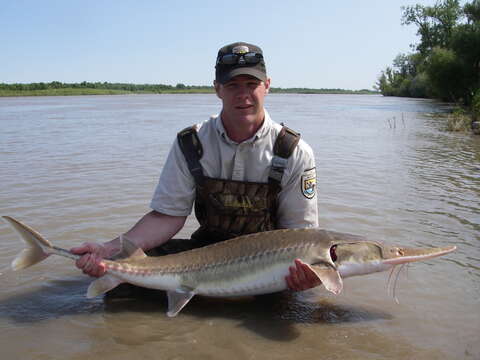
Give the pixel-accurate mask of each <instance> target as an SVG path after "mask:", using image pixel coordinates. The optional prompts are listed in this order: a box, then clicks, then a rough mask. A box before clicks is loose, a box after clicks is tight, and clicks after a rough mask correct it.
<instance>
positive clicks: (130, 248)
mask: <svg viewBox="0 0 480 360" xmlns="http://www.w3.org/2000/svg"><path fill="white" fill-rule="evenodd" d="M120 246H121V250H120V251H119V252H118V253H117V254H115V255H114V256H112V257H111V258H110V260H123V259H142V258H145V257H147V255H145V253H144V252H143V250H142V249H141V248H139V247H138V246H137V245H135V244H134V243H133V242H131V241H130V240H128V239H127V238H126V236H125V235H120Z"/></svg>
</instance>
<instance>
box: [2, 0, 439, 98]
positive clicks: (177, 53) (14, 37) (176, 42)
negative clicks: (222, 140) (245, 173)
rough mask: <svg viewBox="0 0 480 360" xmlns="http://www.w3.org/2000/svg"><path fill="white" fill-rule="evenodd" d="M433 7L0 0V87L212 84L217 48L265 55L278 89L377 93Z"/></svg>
mask: <svg viewBox="0 0 480 360" xmlns="http://www.w3.org/2000/svg"><path fill="white" fill-rule="evenodd" d="M417 3H420V4H422V5H433V4H434V3H435V0H418V1H411V0H363V1H360V0H343V1H342V0H339V1H326V0H316V1H315V0H311V1H307V0H296V1H283V0H277V1H270V0H263V1H237V2H231V1H225V0H223V1H216V0H201V1H193V0H191V1H187V0H184V1H181V0H179V1H172V0H170V1H162V0H157V1H153V0H152V1H150V0H136V1H133V0H132V1H122V0H116V1H113V0H112V1H111V0H81V1H80V0H79V1H76V0H63V1H62V0H58V1H53V0H42V1H38V0H30V1H28V0H25V1H24V0H10V1H9V0H0V26H1V29H2V30H1V31H0V49H1V56H0V82H4V83H15V82H21V83H28V82H41V81H43V82H50V81H54V80H56V81H61V82H81V81H91V82H95V81H102V82H103V81H108V82H129V83H137V84H140V83H162V84H170V85H175V84H177V83H184V84H187V85H211V83H212V81H213V77H214V64H215V57H216V53H217V51H218V49H219V48H220V47H221V46H223V45H225V44H228V43H231V42H235V41H247V42H251V43H254V44H257V45H259V46H261V47H262V49H263V51H264V55H265V57H266V61H267V71H268V73H269V76H270V77H271V78H272V86H275V87H310V88H344V89H362V88H372V86H373V84H374V83H375V81H376V79H377V76H378V75H379V73H380V71H381V70H383V69H384V68H385V67H386V66H387V65H390V64H391V63H392V60H393V58H394V57H395V56H396V55H397V54H398V53H400V52H409V51H410V48H409V45H410V44H411V43H414V42H416V41H417V37H416V35H415V33H416V28H415V27H414V26H402V25H401V24H400V19H401V13H402V12H401V8H400V7H401V6H402V5H413V4H417Z"/></svg>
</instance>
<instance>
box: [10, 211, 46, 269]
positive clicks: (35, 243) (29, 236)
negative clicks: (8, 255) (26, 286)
mask: <svg viewBox="0 0 480 360" xmlns="http://www.w3.org/2000/svg"><path fill="white" fill-rule="evenodd" d="M2 217H3V219H4V220H5V221H6V222H7V223H8V224H10V226H11V227H12V228H13V229H14V230H15V231H16V232H17V234H18V235H19V236H20V237H21V239H22V240H23V241H24V242H25V243H26V244H27V246H28V247H27V248H26V249H23V250H22V252H21V253H20V254H18V255H17V257H16V258H15V259H14V260H13V261H12V265H11V266H12V269H13V270H21V269H25V268H28V267H30V266H32V265H35V264H36V263H39V262H40V261H42V260H44V259H46V258H47V257H48V256H49V255H50V254H51V252H49V251H48V249H51V248H52V244H51V243H50V242H49V241H48V240H47V239H45V238H44V237H43V236H42V235H40V234H39V233H38V232H36V231H35V230H33V229H32V228H31V227H29V226H27V225H25V224H23V223H21V222H20V221H18V220H15V219H14V218H12V217H10V216H2Z"/></svg>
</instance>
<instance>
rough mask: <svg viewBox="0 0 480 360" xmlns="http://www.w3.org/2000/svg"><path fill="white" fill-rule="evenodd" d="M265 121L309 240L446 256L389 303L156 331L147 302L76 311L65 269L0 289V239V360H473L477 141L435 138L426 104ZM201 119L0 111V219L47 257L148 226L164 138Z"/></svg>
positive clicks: (212, 103)
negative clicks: (300, 203)
mask: <svg viewBox="0 0 480 360" xmlns="http://www.w3.org/2000/svg"><path fill="white" fill-rule="evenodd" d="M266 106H267V109H268V110H269V112H270V114H271V116H272V118H273V119H274V120H276V121H277V122H285V123H286V124H287V125H288V126H290V127H291V128H293V129H295V130H297V131H299V132H301V133H302V137H303V138H304V139H305V140H306V141H307V142H308V143H309V144H310V145H311V146H312V148H313V149H314V151H315V154H316V161H317V176H318V194H319V196H318V205H319V221H320V226H321V227H324V228H328V229H331V230H337V231H342V232H350V233H355V234H359V235H364V236H367V237H371V238H374V239H377V240H382V241H385V242H388V243H392V244H394V243H398V244H402V245H406V246H409V245H410V246H446V245H457V247H458V250H457V251H456V252H455V253H453V254H449V255H447V256H445V257H443V258H439V259H434V260H430V261H426V262H424V263H417V264H414V265H412V266H410V267H409V269H408V271H403V272H402V273H401V274H400V275H399V280H398V283H397V287H396V297H397V298H398V300H399V302H400V303H399V304H397V303H396V302H395V301H394V299H393V298H392V293H391V292H392V290H391V289H390V290H389V289H387V278H388V274H385V273H382V274H376V275H370V276H368V277H367V276H366V277H360V278H353V279H348V280H346V281H345V288H344V292H343V293H342V294H341V295H339V296H336V297H335V296H332V295H329V294H326V293H323V295H322V297H321V298H319V299H318V300H317V302H315V303H306V302H303V301H301V300H302V299H299V298H298V296H295V295H290V294H274V295H269V296H263V297H258V298H247V299H233V300H232V299H206V298H196V299H194V300H192V302H191V303H190V304H189V306H188V307H187V308H186V309H184V311H182V313H181V314H180V316H178V317H177V318H175V319H169V318H167V317H166V316H165V315H164V312H165V299H164V297H163V296H162V295H161V294H158V293H154V292H151V291H147V292H145V293H144V294H139V295H138V296H136V297H135V298H133V299H131V300H125V301H103V300H102V299H93V300H88V299H86V298H85V296H84V295H85V291H86V288H87V286H88V283H89V281H90V280H89V279H87V278H86V277H84V276H82V275H81V274H79V272H78V271H77V270H76V269H75V268H74V266H73V264H72V262H71V261H70V260H68V259H65V258H59V257H56V258H50V259H48V260H47V261H45V262H43V263H41V264H39V265H37V266H35V267H33V268H30V269H27V270H25V271H23V272H17V273H13V272H11V270H10V269H9V266H10V261H11V260H12V259H13V258H14V256H15V254H16V253H17V252H19V251H20V250H21V249H22V246H23V245H22V244H21V243H20V241H18V239H17V238H16V236H14V235H13V233H12V232H11V230H10V229H9V228H8V227H7V226H6V225H5V224H3V223H2V224H0V250H1V252H0V277H1V279H2V287H1V289H0V329H1V332H2V336H1V337H0V347H1V348H2V354H3V355H2V356H4V357H5V358H6V359H10V358H19V359H57V358H58V359H65V358H69V359H94V358H98V357H102V358H104V359H127V358H128V359H131V358H132V357H135V358H145V359H149V358H161V359H164V358H172V359H173V358H178V359H180V358H195V359H202V358H205V359H217V358H218V359H219V358H231V359H247V358H248V359H254V358H271V359H289V358H293V357H294V358H296V359H312V358H314V357H315V358H324V357H325V358H327V357H328V358H329V359H379V358H381V359H410V358H415V359H453V358H456V359H478V358H480V343H479V340H480V338H479V335H478V334H479V333H480V315H479V314H480V303H479V297H480V286H479V284H480V250H479V241H480V201H479V200H480V137H478V136H477V137H475V136H471V135H465V134H455V133H447V132H444V131H443V129H444V128H445V124H444V120H441V119H440V120H439V119H438V118H437V117H436V116H435V114H436V113H439V112H443V111H445V110H446V106H445V105H442V104H439V103H436V102H433V101H429V100H417V99H401V98H384V97H381V96H359V95H273V94H272V95H269V96H268V98H267V103H266ZM219 107H220V103H219V101H218V99H217V98H216V97H215V96H214V95H135V96H83V97H38V98H33V97H32V98H0V125H1V128H2V131H1V132H0V184H1V186H0V215H11V216H14V217H16V218H18V219H20V220H23V221H25V222H26V223H28V224H29V225H31V226H32V227H34V228H36V229H38V230H39V231H40V232H41V233H42V234H44V235H45V236H46V237H47V238H48V239H50V240H51V241H52V242H53V243H55V244H56V245H58V246H61V247H65V248H69V247H71V246H74V245H76V244H79V243H81V242H83V241H92V240H95V241H97V240H98V241H105V240H108V239H111V238H113V237H115V236H116V235H117V234H119V233H121V232H124V231H126V230H127V229H128V228H129V227H130V226H131V225H132V224H133V223H134V222H135V221H136V220H137V219H138V218H139V217H140V216H141V215H142V214H143V213H145V212H146V211H148V204H149V201H150V196H151V194H152V192H153V190H154V187H155V185H156V182H157V180H158V175H159V172H160V169H161V167H162V164H163V163H164V161H165V158H166V155H167V153H168V149H169V147H170V144H171V143H172V141H173V139H174V138H175V134H176V132H177V131H179V130H181V129H183V128H184V127H186V126H189V125H191V124H193V123H196V122H200V121H202V120H203V119H206V118H208V117H209V115H211V114H214V113H216V112H218V111H219ZM195 226H196V224H195V221H194V220H193V219H189V221H188V223H187V226H186V228H185V229H184V230H182V233H181V234H180V236H185V237H186V236H188V235H189V234H190V233H191V232H192V231H193V230H194V229H195Z"/></svg>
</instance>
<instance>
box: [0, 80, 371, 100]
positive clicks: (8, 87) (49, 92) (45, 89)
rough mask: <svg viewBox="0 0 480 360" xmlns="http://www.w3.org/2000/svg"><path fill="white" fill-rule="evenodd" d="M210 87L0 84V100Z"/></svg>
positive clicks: (208, 91) (311, 91) (280, 90)
mask: <svg viewBox="0 0 480 360" xmlns="http://www.w3.org/2000/svg"><path fill="white" fill-rule="evenodd" d="M270 92H271V93H274V94H360V95H364V94H367V95H372V94H379V92H377V91H373V90H368V89H361V90H346V89H311V88H275V87H273V88H271V89H270ZM213 93H215V89H214V87H213V86H188V85H184V84H177V85H176V86H171V85H164V84H123V83H106V82H104V83H100V82H96V83H89V82H82V83H72V84H67V83H61V82H58V81H53V82H50V83H31V84H0V97H6V96H78V95H126V94H213Z"/></svg>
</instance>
